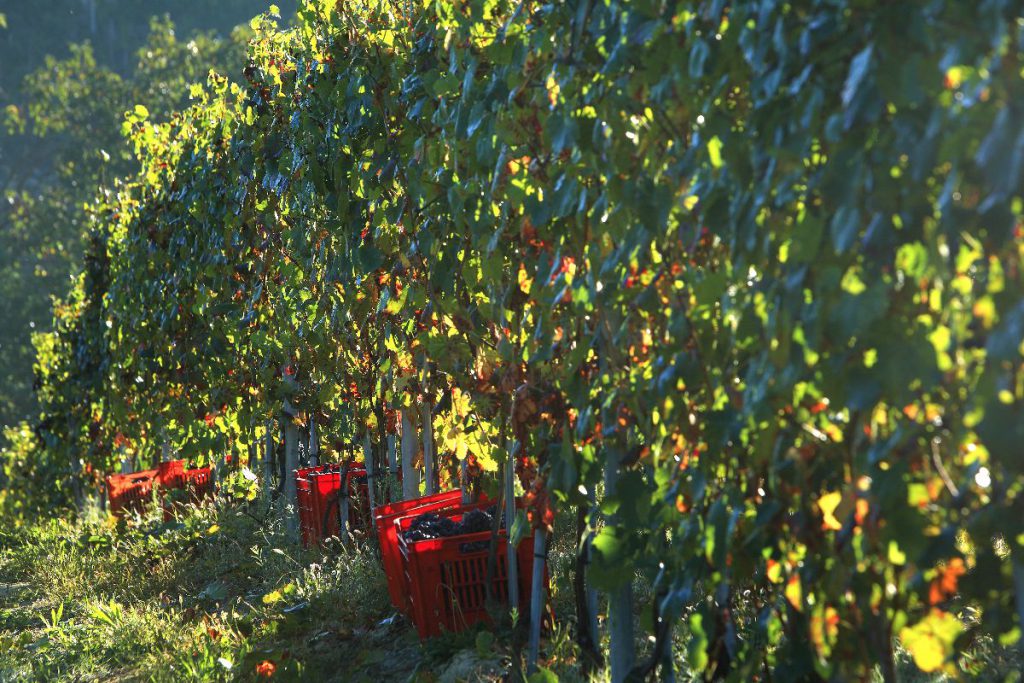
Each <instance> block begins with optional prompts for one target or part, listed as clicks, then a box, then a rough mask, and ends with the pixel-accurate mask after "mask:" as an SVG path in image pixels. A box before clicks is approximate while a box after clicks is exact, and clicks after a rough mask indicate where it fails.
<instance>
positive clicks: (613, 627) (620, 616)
mask: <svg viewBox="0 0 1024 683" xmlns="http://www.w3.org/2000/svg"><path fill="white" fill-rule="evenodd" d="M605 458H606V463H605V470H604V488H605V494H606V495H609V496H613V495H615V489H616V486H617V484H618V480H619V467H618V460H619V459H618V458H617V457H615V454H614V453H606V454H605ZM608 634H609V644H608V659H609V664H610V665H611V679H612V683H622V682H623V681H625V680H626V676H627V675H629V672H630V670H631V669H632V668H633V663H634V660H635V657H634V643H633V583H632V581H627V582H626V583H625V584H623V585H622V586H620V587H619V588H616V589H614V590H612V591H611V592H610V593H608Z"/></svg>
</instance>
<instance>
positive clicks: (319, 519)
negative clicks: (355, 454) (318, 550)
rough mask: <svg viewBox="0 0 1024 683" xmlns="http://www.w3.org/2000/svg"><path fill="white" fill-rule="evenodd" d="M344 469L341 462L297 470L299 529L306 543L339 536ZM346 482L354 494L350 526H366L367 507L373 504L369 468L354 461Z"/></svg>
mask: <svg viewBox="0 0 1024 683" xmlns="http://www.w3.org/2000/svg"><path fill="white" fill-rule="evenodd" d="M341 469H342V467H341V465H340V464H331V465H320V466H318V467H304V468H301V469H298V470H295V488H296V494H297V499H298V500H297V503H298V513H299V533H300V537H301V539H302V544H303V545H304V546H306V547H309V546H312V545H313V544H316V543H320V542H322V541H323V540H324V539H325V538H328V537H330V536H337V535H338V534H339V533H340V531H341V529H340V528H339V524H338V514H339V513H338V509H337V506H338V505H339V504H340V501H339V500H338V492H339V490H340V488H341V483H340V482H341ZM346 482H347V490H348V492H349V496H350V498H349V519H348V524H349V527H350V528H356V527H360V526H365V522H364V520H365V518H366V516H367V515H366V511H367V510H369V507H370V503H369V495H370V494H369V488H368V486H367V480H366V470H365V469H364V468H363V467H362V466H361V465H350V466H349V468H348V471H347V473H346Z"/></svg>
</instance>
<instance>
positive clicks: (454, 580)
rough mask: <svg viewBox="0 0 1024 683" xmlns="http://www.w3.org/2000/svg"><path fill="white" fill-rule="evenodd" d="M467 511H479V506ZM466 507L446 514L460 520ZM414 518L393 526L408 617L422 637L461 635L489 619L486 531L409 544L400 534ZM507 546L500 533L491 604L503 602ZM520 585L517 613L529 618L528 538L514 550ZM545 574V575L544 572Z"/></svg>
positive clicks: (505, 600) (530, 542)
mask: <svg viewBox="0 0 1024 683" xmlns="http://www.w3.org/2000/svg"><path fill="white" fill-rule="evenodd" d="M471 507H480V504H477V505H473V506H471ZM465 510H466V508H459V509H457V510H455V511H449V512H445V513H444V515H445V516H447V517H450V518H451V519H452V520H453V521H456V522H457V521H460V520H461V519H462V514H463V512H464V511H465ZM414 519H415V517H412V516H410V517H403V518H400V519H399V520H397V521H396V522H395V526H396V527H397V533H398V545H399V549H400V550H401V553H402V558H403V560H404V567H405V575H406V579H407V581H408V590H409V604H410V616H411V618H412V621H413V623H414V624H415V625H416V630H417V632H418V633H419V636H420V638H421V639H425V638H430V637H432V636H437V635H440V634H441V632H442V631H460V630H462V629H464V628H466V627H467V626H469V625H471V624H474V623H476V622H479V621H487V620H489V615H488V613H487V604H486V601H487V590H486V586H487V564H488V561H489V556H490V549H489V547H483V548H480V549H476V547H477V546H481V545H485V544H488V542H489V541H490V538H491V532H489V531H483V532H480V533H474V534H463V535H460V536H448V537H444V538H436V539H431V540H425V541H412V542H408V541H406V540H405V538H404V537H403V536H402V534H403V532H404V531H405V530H407V529H408V528H409V526H410V525H411V524H412V521H413V520H414ZM507 556H508V542H507V536H506V534H505V530H504V529H502V530H501V531H500V532H499V534H498V542H497V546H496V548H495V567H494V575H493V576H492V577H491V595H492V597H493V599H494V600H495V602H497V603H499V604H506V605H507V604H508V563H507V561H506V558H507ZM516 562H517V563H518V571H519V575H518V583H519V610H520V613H523V614H528V613H529V609H530V607H529V605H530V584H531V578H532V575H533V534H532V533H531V534H530V535H529V536H526V537H525V538H523V539H522V540H521V541H520V543H519V546H518V548H517V549H516ZM545 575H546V572H545Z"/></svg>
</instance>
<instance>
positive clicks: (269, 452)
mask: <svg viewBox="0 0 1024 683" xmlns="http://www.w3.org/2000/svg"><path fill="white" fill-rule="evenodd" d="M264 428H265V433H264V435H263V499H264V501H266V502H267V503H268V504H269V503H270V498H271V494H272V487H273V481H274V478H273V461H274V421H273V420H267V421H266V422H265V423H264Z"/></svg>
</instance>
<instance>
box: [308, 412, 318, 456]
mask: <svg viewBox="0 0 1024 683" xmlns="http://www.w3.org/2000/svg"><path fill="white" fill-rule="evenodd" d="M319 464H320V440H319V439H318V438H317V435H316V420H314V419H313V416H312V415H311V416H310V417H309V465H310V467H316V466H317V465H319Z"/></svg>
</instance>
